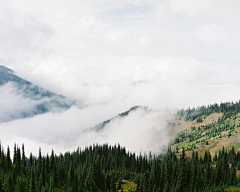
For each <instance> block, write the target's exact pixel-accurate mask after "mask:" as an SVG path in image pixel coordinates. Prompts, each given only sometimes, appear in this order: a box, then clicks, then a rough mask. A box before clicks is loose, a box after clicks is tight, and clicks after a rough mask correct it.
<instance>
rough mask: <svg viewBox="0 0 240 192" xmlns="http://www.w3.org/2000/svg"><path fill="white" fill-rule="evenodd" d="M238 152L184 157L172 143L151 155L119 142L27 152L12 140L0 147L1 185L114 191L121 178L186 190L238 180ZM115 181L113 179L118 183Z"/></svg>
mask: <svg viewBox="0 0 240 192" xmlns="http://www.w3.org/2000/svg"><path fill="white" fill-rule="evenodd" d="M239 161H240V154H239V152H238V153H236V152H235V150H234V148H232V150H230V151H229V152H227V151H225V150H224V148H223V149H222V150H221V151H219V154H218V155H217V154H216V155H215V157H214V158H213V160H212V159H211V156H210V153H209V152H205V155H204V158H201V157H200V158H199V156H198V153H197V152H196V153H194V152H193V154H192V158H186V156H185V151H184V149H183V150H182V154H181V157H180V159H178V158H177V157H176V154H175V153H173V152H172V151H171V150H170V148H169V149H168V151H167V153H166V154H164V155H160V156H158V157H152V156H151V155H149V158H147V157H146V155H145V156H142V155H141V154H140V155H139V156H136V155H135V153H130V152H127V151H126V149H125V148H124V147H121V146H120V145H117V146H116V145H114V146H110V145H108V144H104V145H93V146H90V147H86V148H85V149H84V150H81V149H77V150H76V151H74V152H72V153H70V152H66V153H65V154H64V155H63V154H60V155H58V156H57V155H55V154H54V151H52V153H51V155H50V156H49V155H46V156H42V155H41V149H39V155H38V157H33V156H32V154H30V157H29V158H27V157H26V156H25V152H24V145H22V149H20V148H19V147H18V146H16V145H15V146H14V156H13V159H11V158H10V149H9V147H8V148H7V152H6V153H5V152H4V149H3V148H2V149H1V153H0V171H1V172H0V191H11V192H12V191H18V192H19V191H34V192H35V191H37V192H38V191H39V192H42V191H73V192H77V191H79V192H82V191H84V192H85V191H92V192H97V191H109V192H111V191H116V190H121V191H123V189H122V180H123V179H126V180H133V181H134V182H135V183H136V184H137V188H136V190H135V191H139V192H149V191H155V192H156V191H158V192H160V191H164V192H165V191H166V192H169V191H174V192H184V191H186V192H190V191H197V192H198V191H204V190H206V189H208V190H214V191H215V190H216V189H217V188H222V187H226V186H231V185H237V184H238V183H239V179H237V177H236V169H239V168H240V164H239ZM213 165H214V166H215V167H213ZM116 183H117V184H116Z"/></svg>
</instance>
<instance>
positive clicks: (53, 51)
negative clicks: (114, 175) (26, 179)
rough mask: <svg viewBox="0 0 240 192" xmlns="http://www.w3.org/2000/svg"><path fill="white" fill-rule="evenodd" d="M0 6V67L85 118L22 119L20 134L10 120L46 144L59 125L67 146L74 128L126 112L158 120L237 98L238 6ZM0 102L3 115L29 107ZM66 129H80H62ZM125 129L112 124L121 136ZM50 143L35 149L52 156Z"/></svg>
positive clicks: (12, 2) (171, 0)
mask: <svg viewBox="0 0 240 192" xmlns="http://www.w3.org/2000/svg"><path fill="white" fill-rule="evenodd" d="M0 5H1V6H0V30H1V34H0V41H1V44H0V64H1V65H5V66H7V67H10V68H11V69H13V70H14V71H15V72H16V74H17V75H19V76H21V77H23V78H24V79H27V80H29V81H31V82H32V83H34V84H36V85H38V86H40V87H43V88H45V89H48V90H50V91H53V92H55V93H57V94H60V95H64V96H67V97H68V98H70V99H76V100H80V101H81V102H82V104H83V105H84V106H86V108H85V109H84V110H83V111H84V113H85V110H87V111H88V110H89V111H91V112H89V113H86V114H87V115H88V116H87V115H83V111H81V110H80V111H79V110H77V109H74V108H71V109H69V110H68V111H66V112H64V113H62V115H65V114H67V113H68V112H69V113H70V112H71V111H72V110H73V111H74V110H75V113H76V114H75V113H74V115H77V114H81V115H80V116H79V117H78V116H77V117H76V119H75V120H72V119H71V118H70V116H71V115H69V116H66V117H68V118H62V117H60V116H61V113H59V114H56V113H49V114H45V115H40V116H37V117H34V118H29V119H26V125H24V122H25V120H16V122H18V121H20V122H21V123H22V124H23V126H24V127H25V129H27V130H30V129H31V128H32V129H34V130H35V131H36V132H37V133H39V132H41V130H43V131H42V132H43V133H44V134H45V135H48V130H51V127H53V128H54V129H56V131H53V133H55V134H56V135H58V134H57V133H58V131H57V130H58V129H57V128H56V127H55V126H52V125H54V124H59V123H58V122H62V121H61V119H64V120H65V121H66V123H64V122H62V124H63V125H64V128H63V127H62V128H61V130H62V129H64V130H69V132H68V133H69V134H68V135H73V137H74V135H75V133H78V131H77V130H76V129H80V130H82V128H81V126H80V125H82V124H84V123H83V122H85V121H84V120H86V119H87V120H88V122H89V123H86V124H87V125H89V126H90V127H91V126H92V125H93V124H94V123H96V124H97V123H100V122H102V121H105V120H107V119H109V118H111V117H113V116H115V115H116V114H118V113H120V112H122V111H126V110H128V109H129V108H131V107H132V106H134V105H146V106H149V108H153V109H155V108H156V109H159V110H161V109H162V108H166V107H170V108H174V109H175V108H187V107H189V106H190V107H196V106H199V105H207V104H211V103H215V102H217V103H220V102H226V101H236V100H239V98H240V84H239V82H240V76H239V74H238V73H237V72H238V71H239V70H240V66H239V64H238V63H239V60H240V56H239V52H240V46H239V45H240V38H239V33H240V28H239V26H240V23H239V19H237V18H239V17H240V12H239V9H240V2H239V1H235V0H232V1H215V0H210V1H209V0H202V1H198V0H191V1H190V0H181V1H175V0H166V1H155V0H152V1H145V0H137V1H136V0H128V1H125V0H124V1H116V0H112V1H107V0H100V1H99V0H98V1H97V0H92V1H75V0H71V1H65V0H63V1H55V0H53V1H45V0H42V1H37V2H36V1H28V0H20V1H19V0H18V1H16V0H9V1H4V0H3V1H0ZM9 94H10V92H9V91H7V92H4V91H2V92H1V93H0V95H1V98H2V99H3V100H4V101H5V102H4V104H2V103H1V106H2V107H3V108H5V109H4V110H5V111H7V113H6V114H8V113H9V114H10V113H12V111H20V110H21V107H23V108H24V109H26V110H28V109H29V108H31V106H32V104H31V102H28V101H27V100H25V98H21V97H19V96H17V97H16V102H15V101H13V103H14V102H15V103H14V105H9V104H7V103H8V102H10V101H9V100H8V99H7V98H8V97H9V98H13V97H11V96H8V95H9ZM14 97H15V96H14ZM12 100H13V99H12ZM20 100H21V101H22V106H19V103H21V102H20ZM11 102H12V101H11ZM8 105H9V106H10V107H9V108H8V107H7V106H8ZM95 110H96V111H97V112H96V113H95V112H93V111H95ZM70 114H71V113H70ZM2 115H4V114H2ZM139 115H140V114H139ZM140 116H141V115H140ZM44 117H48V118H47V120H45V119H44ZM50 117H51V118H50ZM80 117H84V119H81V118H80ZM1 118H5V117H1ZM41 118H43V119H41ZM152 118H154V115H153V117H152ZM40 119H41V120H42V123H40ZM133 119H134V117H133ZM143 119H145V120H146V121H148V120H149V121H150V122H149V123H148V125H149V129H150V130H152V129H151V127H153V126H152V125H151V121H152V120H151V118H147V117H146V118H143ZM35 120H36V122H38V123H34V121H35ZM37 120H39V121H37ZM71 121H73V122H75V121H76V122H78V124H79V127H80V128H79V127H78V126H73V127H75V128H73V129H72V128H69V129H68V125H71ZM82 121H83V122H82ZM125 121H127V120H125V119H124V120H122V121H120V120H119V121H117V120H116V122H118V123H119V125H120V124H122V125H126V127H129V126H128V124H127V123H126V124H125V123H124V122H125ZM28 122H32V123H28ZM121 122H122V123H121ZM11 123H12V124H11ZM11 123H10V122H9V124H8V123H3V124H2V123H1V127H2V126H7V125H9V126H10V125H11V126H13V127H15V129H17V126H15V121H14V122H11ZM38 124H43V125H45V127H37V125H38ZM76 124H77V123H76ZM143 124H144V123H143ZM160 124H161V123H160ZM163 124H164V123H163ZM34 126H36V127H35V128H33V127H34ZM58 127H61V125H60V124H59V126H58ZM86 127H87V126H86ZM86 127H85V126H84V128H86ZM115 127H118V125H115V124H114V125H112V129H113V130H115ZM54 129H53V130H54ZM109 129H110V128H109ZM122 129H123V128H122ZM4 130H5V129H4ZM133 130H135V129H133ZM140 130H141V129H140ZM12 132H14V131H12ZM116 132H118V131H116ZM30 133H31V134H33V135H34V133H33V132H31V131H30ZM53 133H52V134H49V137H48V136H46V138H45V137H43V140H44V139H46V140H44V141H45V143H44V142H42V143H41V145H42V146H44V145H46V146H48V147H49V148H50V146H51V147H52V146H55V147H56V148H57V146H58V145H57V144H56V143H58V140H56V136H55V134H53ZM119 134H120V133H119ZM26 135H27V137H26V136H25V137H24V138H25V139H26V138H27V139H29V140H31V142H34V141H33V139H32V137H33V136H32V135H29V134H27V133H26ZM109 135H111V134H110V133H109ZM120 135H121V134H120ZM50 136H51V137H50ZM58 136H59V135H58ZM134 136H136V138H137V137H140V135H138V134H137V135H132V137H133V138H132V140H134V139H135V138H134ZM21 137H23V136H21ZM59 137H60V136H59ZM102 137H103V135H102ZM17 138H18V137H17V136H16V137H15V140H17ZM48 138H49V139H48ZM51 138H52V141H54V142H55V143H54V142H50V141H49V140H51ZM100 138H101V137H99V138H98V141H99V142H100V141H102V140H101V139H100ZM111 138H115V137H114V136H112V137H111ZM140 139H142V138H139V140H140ZM65 140H66V139H65ZM142 140H143V139H142ZM5 141H6V143H5V144H7V143H8V142H7V140H5ZM39 141H40V140H39ZM39 141H38V142H39ZM74 141H75V140H74ZM109 141H112V140H111V139H110V136H109ZM94 142H95V141H92V143H94ZM116 142H117V138H116ZM49 143H51V144H49ZM33 144H34V143H32V145H31V146H33ZM35 144H36V145H38V143H35ZM66 145H67V144H66ZM146 145H147V144H146ZM126 147H128V146H126ZM129 148H131V147H129ZM132 149H134V147H132ZM142 149H144V148H142Z"/></svg>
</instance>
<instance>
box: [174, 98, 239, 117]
mask: <svg viewBox="0 0 240 192" xmlns="http://www.w3.org/2000/svg"><path fill="white" fill-rule="evenodd" d="M239 112H240V101H238V102H236V103H233V102H231V103H230V102H226V103H221V104H217V103H215V104H212V105H208V106H202V107H198V108H196V109H195V108H192V109H190V108H188V109H186V110H184V109H182V110H179V111H178V116H179V117H180V118H183V119H184V120H185V121H193V120H195V119H197V118H198V117H201V116H202V115H205V116H208V115H211V114H212V113H228V115H229V117H230V116H232V115H234V114H237V113H239ZM199 120H200V121H201V119H199Z"/></svg>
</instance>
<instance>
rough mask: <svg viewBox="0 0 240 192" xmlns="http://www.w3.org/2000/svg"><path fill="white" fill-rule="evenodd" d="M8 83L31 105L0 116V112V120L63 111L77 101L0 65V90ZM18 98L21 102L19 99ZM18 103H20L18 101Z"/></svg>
mask: <svg viewBox="0 0 240 192" xmlns="http://www.w3.org/2000/svg"><path fill="white" fill-rule="evenodd" d="M8 84H10V85H11V86H8V89H10V88H11V90H13V91H12V92H14V94H15V95H16V96H18V97H21V98H23V99H22V100H25V101H26V100H27V101H29V105H30V104H31V107H28V108H26V107H25V106H23V108H22V109H19V108H18V110H16V111H12V112H11V113H10V112H9V115H8V116H6V115H5V114H4V115H2V116H1V113H0V122H3V121H9V120H12V119H15V118H25V117H30V116H34V115H37V114H42V113H46V112H57V111H63V110H66V109H68V108H70V107H71V106H73V105H76V103H77V102H76V101H73V100H70V99H68V98H66V97H64V96H62V95H58V94H55V93H54V92H51V91H48V90H46V89H43V88H41V87H38V86H37V85H34V84H32V83H31V82H29V81H27V80H25V79H22V78H20V77H18V76H17V75H15V73H14V71H13V70H11V69H9V68H7V67H5V66H2V65H0V90H1V88H4V87H5V89H6V86H5V85H8ZM9 87H10V88H9ZM19 100H20V102H21V99H19ZM24 104H25V103H24ZM8 105H9V106H11V105H13V106H12V107H13V109H14V107H15V106H16V103H14V102H13V104H12V103H8ZM14 105H15V106H14ZM18 105H21V104H20V103H18ZM22 105H23V104H22ZM1 112H2V113H4V111H1ZM1 117H2V118H1Z"/></svg>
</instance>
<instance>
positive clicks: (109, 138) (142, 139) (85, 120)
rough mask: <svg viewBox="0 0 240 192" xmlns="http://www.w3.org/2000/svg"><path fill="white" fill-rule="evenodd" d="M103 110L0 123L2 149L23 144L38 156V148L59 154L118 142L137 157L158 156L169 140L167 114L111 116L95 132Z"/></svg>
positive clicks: (146, 112)
mask: <svg viewBox="0 0 240 192" xmlns="http://www.w3.org/2000/svg"><path fill="white" fill-rule="evenodd" d="M104 110H106V108H105V106H95V107H86V108H84V109H79V108H77V107H71V108H70V109H68V110H66V111H64V112H61V113H46V114H41V115H37V116H34V117H30V118H25V119H18V120H14V121H10V122H4V123H1V124H0V126H1V129H0V135H1V142H2V144H4V146H5V147H6V146H7V145H9V146H10V147H13V145H14V143H17V144H18V145H21V144H22V143H24V144H25V149H26V153H27V154H29V153H30V152H33V154H34V155H38V148H39V147H41V149H42V152H43V153H44V154H46V153H50V152H51V150H52V149H54V150H55V152H56V153H58V154H59V153H64V152H65V151H73V150H76V149H77V147H80V148H84V147H86V146H89V145H92V144H96V143H98V144H103V143H108V144H111V145H114V144H117V143H119V144H120V145H123V146H125V147H126V149H127V150H129V151H131V152H136V153H138V154H139V153H140V152H146V153H148V152H149V151H152V152H153V153H155V154H159V153H161V152H162V147H163V146H167V144H168V142H169V141H170V138H169V136H168V132H169V131H170V130H171V127H170V126H169V120H171V117H173V115H171V116H169V113H168V114H166V112H163V111H151V110H145V109H143V108H139V109H136V110H134V111H131V112H130V113H129V115H128V116H125V117H120V116H117V117H115V118H114V119H113V120H112V121H110V123H109V124H107V125H106V126H105V127H104V129H102V130H100V131H99V130H96V129H94V128H93V127H94V126H95V125H96V124H98V123H99V122H103V119H102V117H101V116H100V115H99V114H101V113H102V112H103V111H104ZM105 120H106V119H105ZM90 128H91V129H90Z"/></svg>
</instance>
